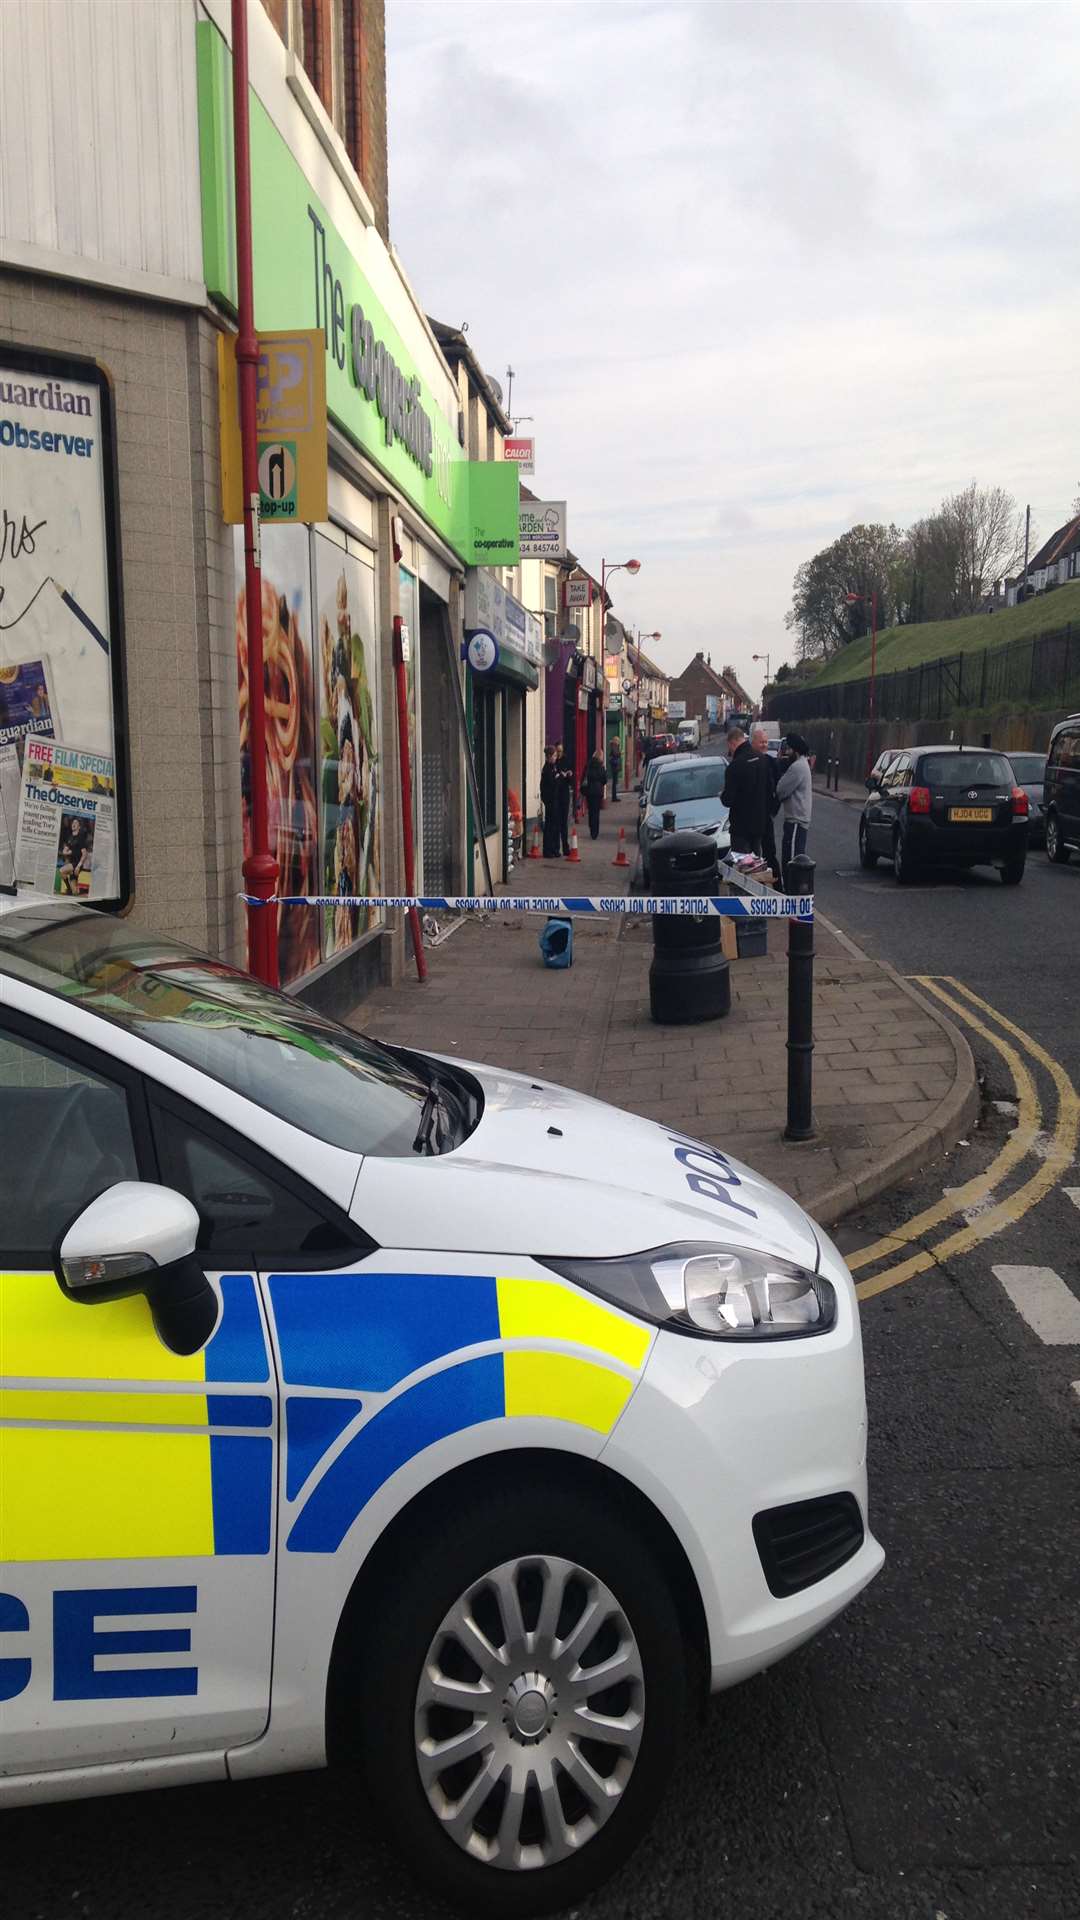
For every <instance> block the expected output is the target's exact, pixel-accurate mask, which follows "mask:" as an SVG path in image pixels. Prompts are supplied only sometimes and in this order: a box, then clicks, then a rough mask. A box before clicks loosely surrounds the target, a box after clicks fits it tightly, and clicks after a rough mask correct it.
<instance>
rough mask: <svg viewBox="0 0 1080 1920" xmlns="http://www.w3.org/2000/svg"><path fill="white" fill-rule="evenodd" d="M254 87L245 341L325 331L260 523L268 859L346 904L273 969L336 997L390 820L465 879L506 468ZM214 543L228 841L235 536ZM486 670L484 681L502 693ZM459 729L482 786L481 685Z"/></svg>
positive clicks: (390, 873) (302, 986)
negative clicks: (317, 435)
mask: <svg viewBox="0 0 1080 1920" xmlns="http://www.w3.org/2000/svg"><path fill="white" fill-rule="evenodd" d="M197 36H198V65H199V82H200V85H199V104H200V159H201V172H202V207H203V242H204V247H203V250H204V260H205V276H206V284H207V288H208V290H209V293H210V295H211V297H212V299H213V300H214V301H215V302H216V303H217V305H218V307H219V309H221V310H222V311H223V312H224V313H225V314H226V315H231V314H232V312H234V311H235V264H234V258H233V250H232V245H231V226H230V220H231V193H232V141H231V131H230V123H231V113H230V88H231V73H230V59H229V54H228V49H227V47H226V46H225V43H224V41H223V40H222V38H221V36H220V35H219V33H218V32H217V30H216V28H215V27H214V26H213V24H212V23H210V22H209V21H203V22H201V23H200V25H199V26H198V28H197ZM261 94H262V95H263V96H264V97H260V96H257V95H256V94H255V93H253V94H252V97H251V149H252V223H253V257H254V271H255V312H256V323H257V326H258V328H259V331H260V333H263V332H274V331H280V330H286V329H289V328H318V329H320V330H321V333H322V337H323V341H324V343H325V354H326V399H327V412H328V438H327V460H328V465H329V469H330V472H329V487H328V493H329V507H330V510H329V519H328V521H327V522H326V523H320V524H319V525H317V526H306V525H302V524H287V523H286V524H282V523H281V521H280V520H277V521H275V522H274V523H272V524H268V523H267V522H266V521H265V520H264V524H263V531H262V566H263V575H262V579H263V607H262V617H263V645H264V654H265V660H266V685H267V717H268V730H267V777H268V782H269V790H270V819H271V851H272V852H273V853H275V854H276V857H277V860H278V866H279V876H280V877H279V890H280V891H282V892H285V891H288V892H290V893H318V894H331V895H336V896H338V897H340V898H341V900H342V904H341V905H340V906H337V907H333V908H326V909H318V910H314V909H311V908H306V907H293V908H284V907H283V908H281V909H280V910H279V915H280V917H279V928H278V931H279V962H280V971H281V978H282V981H283V983H284V984H287V985H289V986H292V987H294V988H298V989H299V990H301V991H302V992H303V993H304V994H305V995H310V997H312V998H314V999H317V1000H318V1001H319V1002H320V1003H321V1004H328V1005H332V1006H337V1005H345V1004H348V1003H355V1000H356V999H357V998H358V997H359V996H360V994H361V993H363V992H364V991H366V990H367V988H368V987H369V986H370V985H371V984H373V983H374V982H375V981H376V980H377V979H378V978H379V977H380V976H382V975H384V974H385V972H386V971H387V969H388V968H389V970H390V971H391V972H394V971H396V970H397V968H399V967H400V965H401V964H402V960H403V955H404V950H405V949H404V934H403V927H402V923H401V920H400V916H396V917H394V919H393V921H392V923H391V924H390V925H387V923H386V918H385V916H384V915H383V914H381V913H380V912H379V911H377V910H375V909H365V908H363V907H356V906H349V905H347V904H345V902H346V900H347V898H348V897H350V896H361V897H364V896H367V895H371V894H379V893H398V892H401V891H403V890H404V884H405V869H404V847H405V837H406V828H408V831H409V832H410V833H411V838H412V843H413V848H414V860H415V874H416V886H417V890H418V891H425V890H426V891H428V892H436V893H441V892H453V891H457V890H459V889H460V887H461V886H462V884H463V883H464V881H465V879H466V869H467V867H468V865H469V860H470V855H471V847H472V841H471V834H470V832H469V830H468V824H467V819H466V807H465V803H464V799H463V792H464V786H465V780H464V768H465V756H464V742H465V729H466V727H467V726H470V717H469V714H468V711H467V708H468V699H469V694H470V692H471V689H470V688H469V686H468V685H465V686H463V681H464V680H465V678H466V670H465V668H464V666H463V665H462V662H461V659H460V646H459V641H460V630H461V606H460V601H461V591H460V589H461V583H462V581H463V577H464V573H465V568H466V567H467V566H470V567H471V566H473V565H474V564H475V563H476V562H477V561H482V560H485V559H489V558H496V557H497V559H498V561H499V563H500V564H512V563H513V561H514V560H516V558H517V551H518V544H517V526H518V518H517V476H516V469H515V468H514V467H513V466H512V465H510V464H508V463H501V462H495V461H470V460H469V459H468V458H467V457H466V452H465V449H464V448H463V447H462V445H461V443H460V438H459V431H458V409H457V390H456V386H455V382H454V379H453V376H452V374H451V372H450V369H449V368H448V366H447V364H446V362H445V360H444V358H443V356H442V353H441V351H440V349H439V347H438V344H437V342H436V340H435V338H434V336H433V335H432V333H431V330H430V327H429V325H428V322H427V320H426V319H425V317H424V315H423V313H422V312H421V310H420V309H419V307H418V306H417V304H416V302H415V298H414V296H413V295H412V293H411V290H410V289H409V287H408V285H407V282H406V281H405V280H404V278H403V276H402V274H401V272H400V269H399V268H398V266H397V263H396V259H395V258H394V256H393V255H392V254H391V253H390V252H389V250H388V249H387V248H386V246H385V245H384V243H383V242H382V240H381V239H380V237H379V235H378V234H377V233H376V232H375V230H374V229H373V228H372V227H371V226H370V225H369V224H366V223H365V222H364V221H363V220H362V219H361V218H360V216H359V213H358V211H357V209H356V207H355V205H354V202H353V200H352V198H350V196H349V194H348V192H347V191H346V190H345V186H344V184H343V183H342V182H341V180H340V179H339V178H338V177H337V176H336V175H335V174H334V172H333V170H332V169H331V168H329V167H327V165H326V164H325V155H323V154H322V153H321V150H320V149H319V148H318V143H317V142H316V141H313V139H312V137H311V129H310V128H309V127H308V126H307V124H306V122H304V120H303V116H302V115H301V114H299V112H298V109H297V107H296V103H295V101H294V99H293V98H292V95H291V94H290V92H289V90H288V87H287V84H286V83H285V79H284V76H283V77H282V84H281V86H280V87H277V86H275V85H274V84H271V82H270V81H269V80H266V79H265V76H264V83H261ZM316 182H317V190H316V184H315V183H316ZM231 350H232V348H231V341H230V342H229V344H228V346H227V347H226V349H225V351H226V353H228V352H230V351H231ZM223 390H224V388H223ZM234 546H235V568H234V587H233V595H232V606H233V611H234V623H233V624H234V626H235V632H236V644H237V649H238V678H239V686H240V703H241V710H240V730H241V751H242V754H243V756H244V759H245V765H244V771H243V776H242V789H243V812H244V841H245V846H246V845H247V844H248V841H249V838H250V825H249V813H250V808H249V786H250V780H249V776H248V770H247V766H246V752H247V731H246V687H245V668H246V639H245V624H246V621H245V608H244V584H243V564H242V550H241V545H240V535H239V530H234ZM395 623H397V625H396V631H397V633H398V635H399V636H400V651H401V657H402V659H403V661H404V672H405V679H406V710H407V724H408V747H409V761H410V767H411V774H412V802H411V817H410V819H409V821H408V822H406V821H405V820H404V818H403V815H402V799H401V783H400V779H399V773H398V766H399V752H398V702H397V697H396V685H395V650H394V634H395ZM508 651H509V650H508ZM530 670H531V671H533V672H535V669H530ZM455 679H456V682H457V684H456V685H455ZM502 684H503V682H502V681H501V680H500V682H499V683H498V686H497V687H493V689H492V691H494V692H496V693H497V694H498V695H499V698H501V688H502ZM470 730H471V733H472V737H473V739H474V740H479V742H480V749H479V752H478V756H477V759H478V771H479V766H480V763H481V761H482V764H483V771H484V780H485V782H488V783H490V782H491V779H492V772H493V770H494V772H495V774H498V772H499V769H500V766H501V761H502V758H503V757H504V756H505V753H506V751H507V746H508V742H509V741H510V740H511V738H512V724H511V721H510V718H509V716H507V715H504V714H501V713H500V712H499V711H498V708H497V703H496V706H494V707H491V708H490V709H489V708H488V706H487V704H486V702H485V701H484V700H481V701H480V702H479V703H478V704H477V707H476V709H475V710H474V712H473V713H472V715H471V728H470ZM505 788H506V781H505V778H496V779H495V785H494V787H493V788H491V790H490V792H489V794H488V798H489V799H490V803H491V808H492V812H493V815H498V816H499V818H498V819H495V820H493V826H492V831H493V832H496V833H497V832H498V830H499V828H500V825H501V818H502V817H503V816H504V815H505ZM486 824H487V823H486V822H485V826H486ZM343 963H348V964H346V965H343Z"/></svg>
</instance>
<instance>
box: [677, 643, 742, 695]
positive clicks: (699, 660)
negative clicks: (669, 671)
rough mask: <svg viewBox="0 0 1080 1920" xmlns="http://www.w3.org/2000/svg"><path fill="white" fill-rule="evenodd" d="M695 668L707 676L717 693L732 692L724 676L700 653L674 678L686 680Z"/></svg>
mask: <svg viewBox="0 0 1080 1920" xmlns="http://www.w3.org/2000/svg"><path fill="white" fill-rule="evenodd" d="M695 667H696V668H697V669H698V670H699V672H701V673H703V674H704V675H705V678H706V680H711V681H712V684H713V686H714V687H715V688H716V691H717V693H728V692H729V691H730V689H729V687H728V684H727V681H726V680H725V679H724V676H723V674H720V673H717V671H716V668H715V667H713V666H710V665H709V662H708V661H707V660H706V658H705V655H704V653H703V652H700V651H699V652H698V653H695V655H694V657H693V659H692V660H691V661H690V664H689V666H686V667H684V668H683V670H682V672H681V673H677V674H675V675H674V676H673V677H674V679H676V680H685V678H686V676H687V674H688V673H693V671H694V669H695Z"/></svg>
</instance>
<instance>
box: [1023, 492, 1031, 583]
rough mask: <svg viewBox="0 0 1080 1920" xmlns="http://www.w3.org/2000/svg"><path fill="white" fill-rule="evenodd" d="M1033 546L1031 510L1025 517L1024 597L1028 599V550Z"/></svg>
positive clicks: (1028, 510)
mask: <svg viewBox="0 0 1080 1920" xmlns="http://www.w3.org/2000/svg"><path fill="white" fill-rule="evenodd" d="M1030 545H1031V508H1030V507H1028V509H1027V512H1026V513H1025V515H1024V597H1025V599H1026V597H1027V583H1028V577H1027V573H1028V548H1029V546H1030Z"/></svg>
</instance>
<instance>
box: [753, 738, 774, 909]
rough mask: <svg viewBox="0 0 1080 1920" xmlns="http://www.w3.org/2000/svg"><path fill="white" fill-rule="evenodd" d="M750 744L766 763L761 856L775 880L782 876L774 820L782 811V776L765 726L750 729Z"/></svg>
mask: <svg viewBox="0 0 1080 1920" xmlns="http://www.w3.org/2000/svg"><path fill="white" fill-rule="evenodd" d="M750 745H751V746H752V747H753V749H754V752H755V753H756V754H758V755H760V757H761V759H762V760H763V761H764V763H765V782H766V795H765V798H766V803H767V804H766V811H765V828H764V831H763V833H762V836H761V857H762V859H763V860H767V861H768V863H769V865H770V867H771V868H772V870H773V878H774V880H779V878H780V860H779V857H778V855H777V852H776V829H775V828H774V826H773V820H774V819H775V817H776V815H777V814H778V813H779V811H780V802H779V800H778V799H777V797H776V783H777V781H778V780H779V778H780V761H779V757H778V755H776V754H774V753H770V752H769V736H768V734H767V733H766V731H765V729H764V727H752V728H751V729H750Z"/></svg>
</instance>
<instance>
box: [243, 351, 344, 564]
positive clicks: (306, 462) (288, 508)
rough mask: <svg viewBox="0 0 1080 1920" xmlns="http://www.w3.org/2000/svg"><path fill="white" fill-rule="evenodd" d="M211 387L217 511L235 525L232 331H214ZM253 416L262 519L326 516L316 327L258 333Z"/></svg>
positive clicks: (322, 375) (321, 363)
mask: <svg viewBox="0 0 1080 1920" xmlns="http://www.w3.org/2000/svg"><path fill="white" fill-rule="evenodd" d="M218 391H219V400H220V414H221V498H222V510H223V514H224V518H225V520H226V521H227V522H228V523H229V525H231V526H240V525H242V523H243V519H244V487H243V468H242V462H241V456H240V393H239V385H238V381H237V372H236V336H235V335H234V334H219V335H218ZM255 419H256V429H257V432H258V445H259V511H260V515H261V517H262V519H264V520H278V521H281V520H285V521H297V520H305V521H313V520H326V519H328V518H329V507H328V503H327V498H326V342H325V340H324V338H323V331H322V328H321V327H310V328H303V327H301V328H298V329H295V330H293V331H292V332H288V333H260V335H259V371H258V386H257V391H256V400H255Z"/></svg>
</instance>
